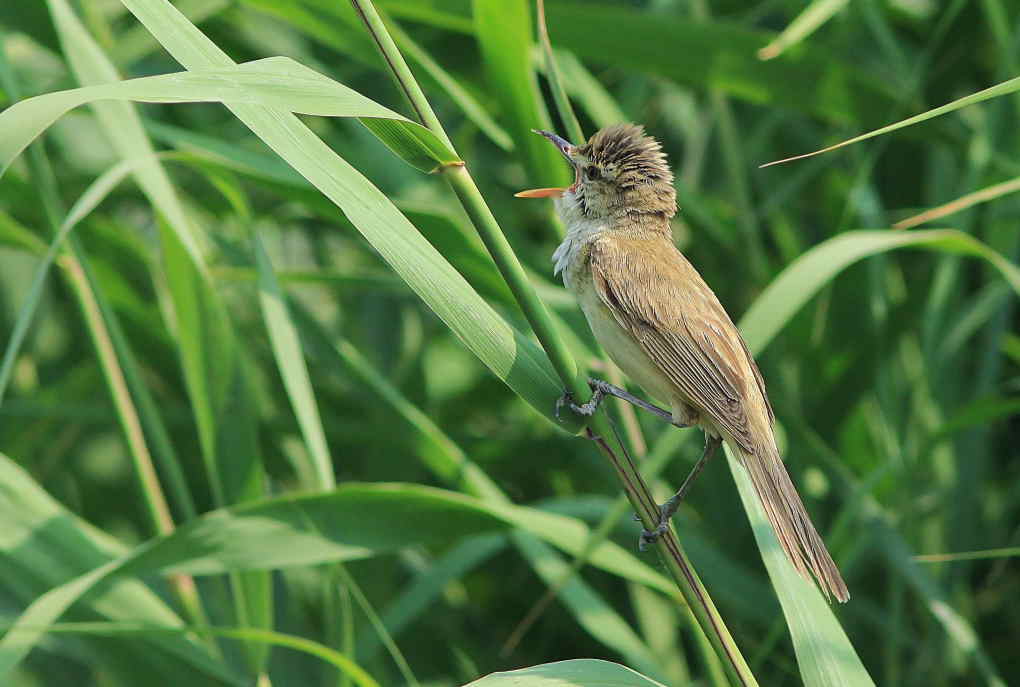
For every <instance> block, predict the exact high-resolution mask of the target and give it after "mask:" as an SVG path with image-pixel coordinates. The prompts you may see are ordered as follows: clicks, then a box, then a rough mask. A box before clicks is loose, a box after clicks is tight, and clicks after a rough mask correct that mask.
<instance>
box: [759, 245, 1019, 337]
mask: <svg viewBox="0 0 1020 687" xmlns="http://www.w3.org/2000/svg"><path fill="white" fill-rule="evenodd" d="M896 248H924V249H927V250H934V251H939V252H943V253H952V254H956V255H971V256H974V257H980V258H983V259H985V260H987V261H988V262H989V264H991V265H992V266H993V267H994V268H995V269H997V270H998V271H999V272H1000V273H1001V274H1002V276H1003V277H1004V278H1005V279H1006V281H1007V282H1008V283H1009V285H1010V286H1011V287H1012V288H1013V290H1014V291H1015V292H1016V293H1017V294H1020V268H1018V267H1017V266H1016V265H1014V264H1013V263H1011V262H1009V261H1008V260H1006V259H1005V258H1004V257H1002V256H1001V255H1000V254H999V253H996V252H995V251H994V250H992V249H991V248H989V247H988V246H986V245H985V244H983V243H981V242H980V241H978V240H977V239H975V238H973V237H972V236H969V235H968V234H964V233H963V232H960V231H954V230H951V229H937V230H931V231H917V232H891V231H866V230H861V231H848V232H846V233H844V234H840V235H839V236H836V237H834V238H831V239H829V240H828V241H825V242H824V243H821V244H819V245H817V246H815V247H814V248H812V249H811V250H809V251H807V252H806V253H804V254H803V255H802V256H800V257H799V258H798V259H797V260H795V261H794V262H793V264H791V265H790V266H789V267H787V268H786V269H785V270H783V271H782V272H781V273H780V274H779V276H778V277H776V278H775V279H774V280H773V281H772V283H771V284H769V286H768V288H766V289H765V290H764V291H763V292H762V294H761V295H760V296H759V297H758V299H757V300H756V301H755V302H754V304H753V305H752V306H751V307H750V308H749V309H748V311H747V312H746V313H745V314H744V317H743V318H742V319H741V320H740V330H741V332H743V334H744V338H745V339H747V345H748V347H749V348H750V349H751V351H752V352H755V353H757V352H759V351H761V350H763V349H764V348H765V347H766V346H767V345H768V343H769V342H770V341H771V340H772V338H773V337H774V336H775V335H776V333H777V332H778V331H779V330H780V329H782V328H783V327H784V326H785V325H786V323H787V322H788V321H789V320H790V318H791V317H792V316H793V315H794V313H796V312H797V311H798V310H800V308H801V307H802V306H803V305H804V304H805V303H807V302H808V301H809V300H810V299H811V298H812V297H813V296H814V295H815V294H816V293H818V290H819V289H821V288H822V287H823V286H824V285H826V284H827V283H829V282H830V281H832V279H833V278H835V276H836V275H837V274H839V273H840V272H842V271H843V270H844V269H845V268H847V267H848V266H850V265H852V264H853V263H855V262H857V261H858V260H861V259H862V258H866V257H868V256H871V255H876V254H879V253H884V252H886V251H889V250H893V249H896Z"/></svg>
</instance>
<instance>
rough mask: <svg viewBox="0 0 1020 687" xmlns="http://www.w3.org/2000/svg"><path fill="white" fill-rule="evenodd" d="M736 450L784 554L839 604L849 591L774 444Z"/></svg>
mask: <svg viewBox="0 0 1020 687" xmlns="http://www.w3.org/2000/svg"><path fill="white" fill-rule="evenodd" d="M738 452H739V454H740V457H741V462H742V463H743V465H744V467H745V468H746V469H747V473H748V475H750V477H751V483H752V484H753V485H754V490H755V492H757V494H758V500H759V501H760V502H761V504H762V506H763V507H764V509H765V515H766V516H767V517H768V520H769V523H771V524H772V529H773V530H774V531H775V533H776V538H778V539H779V544H780V545H781V546H782V547H783V551H785V552H786V557H787V558H789V559H790V562H791V563H793V566H794V567H795V568H796V569H797V571H798V572H800V574H801V575H803V576H804V577H806V578H807V579H811V577H812V576H814V578H815V580H816V581H817V582H818V586H819V587H820V588H821V589H822V592H823V593H824V594H825V596H826V598H829V595H830V594H831V595H832V596H834V597H836V600H837V601H839V602H841V603H842V602H845V601H847V600H848V599H849V598H850V592H849V591H848V590H847V588H846V583H845V582H844V581H843V577H842V575H840V574H839V569H838V568H837V567H836V564H835V563H834V562H833V560H832V557H831V556H830V555H829V551H828V550H827V549H826V548H825V542H823V541H822V538H821V536H820V535H819V534H818V531H817V530H816V529H815V526H814V524H812V522H811V517H810V516H809V515H808V513H807V510H805V508H804V503H803V502H802V501H801V500H800V496H799V495H798V494H797V489H796V487H794V486H793V482H791V481H790V476H789V475H788V474H787V472H786V468H785V467H784V466H783V461H782V459H781V458H780V457H779V452H778V451H777V450H776V448H775V446H774V445H773V446H762V447H760V448H757V450H756V451H754V452H753V453H752V452H749V451H746V450H739V451H738Z"/></svg>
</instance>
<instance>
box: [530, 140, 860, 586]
mask: <svg viewBox="0 0 1020 687" xmlns="http://www.w3.org/2000/svg"><path fill="white" fill-rule="evenodd" d="M535 133H537V134H540V135H541V136H544V137H545V138H546V139H548V140H549V142H551V143H552V144H553V145H554V146H556V148H557V149H558V150H559V152H560V153H561V155H562V156H563V158H564V159H565V160H566V161H567V162H568V163H569V164H570V166H571V167H572V169H573V171H574V182H573V183H572V184H571V185H570V186H569V187H567V188H543V189H533V190H529V191H521V192H520V193H517V194H516V195H517V196H518V197H521V198H552V199H553V200H554V203H555V207H556V211H557V213H558V215H559V216H560V218H561V219H562V221H563V223H564V225H565V227H566V234H565V236H564V238H563V241H562V243H560V245H559V247H558V248H556V250H555V252H554V253H553V256H552V261H553V265H554V274H555V275H560V276H561V277H562V280H563V284H564V286H566V287H567V289H568V290H569V291H571V292H572V293H573V294H574V296H575V297H576V299H577V302H578V304H579V305H580V308H581V310H582V311H583V313H584V315H585V318H586V319H587V321H588V324H589V326H590V327H591V330H592V333H593V335H594V336H595V339H596V340H597V341H598V343H599V345H600V346H601V347H602V348H603V349H604V350H605V351H606V353H607V354H608V355H609V357H610V358H611V359H612V360H613V362H614V363H616V365H617V366H618V367H619V368H620V369H621V370H622V371H623V372H624V374H626V375H627V377H628V378H629V379H630V380H631V381H633V382H635V383H636V384H637V385H638V386H640V387H641V388H642V389H643V390H644V391H645V392H646V393H647V394H648V395H650V396H652V397H653V398H654V399H656V400H658V401H660V402H663V403H664V404H668V406H669V408H668V409H664V408H661V407H659V406H657V405H655V404H653V403H650V402H648V401H645V400H643V399H641V398H639V397H637V396H635V395H633V394H631V393H630V392H628V391H626V390H625V389H622V388H619V387H617V386H614V385H612V384H609V383H608V382H606V381H604V380H601V379H594V378H592V379H590V380H589V386H590V388H591V389H592V396H591V398H590V400H589V401H588V402H587V403H585V404H578V403H576V402H574V399H573V398H571V397H570V395H569V394H565V395H564V398H563V399H561V403H565V404H567V405H569V406H570V408H571V409H572V410H573V411H574V412H577V413H579V414H581V415H587V416H590V415H591V414H592V413H594V412H595V411H596V409H597V408H598V406H599V403H600V402H601V401H602V399H603V398H604V397H606V396H616V397H618V398H621V399H623V400H625V401H628V402H630V403H633V404H635V405H637V406H639V407H641V408H643V409H644V410H647V411H649V412H652V413H654V414H655V415H658V416H659V417H661V418H663V419H664V420H666V421H668V422H670V423H671V424H673V425H676V426H677V427H693V426H698V427H700V428H701V429H702V430H703V431H704V433H705V449H704V451H703V453H702V456H701V458H700V459H699V460H698V462H697V463H696V464H695V466H694V468H693V469H692V470H691V473H690V475H689V476H688V477H687V479H685V480H684V482H683V483H682V485H681V487H680V489H679V490H678V491H677V492H676V493H675V494H674V495H673V496H672V497H671V498H670V499H669V500H667V501H666V502H665V503H663V504H662V505H661V506H660V521H659V523H658V526H657V527H656V528H655V529H654V530H651V531H648V530H646V531H644V532H643V533H642V539H641V542H642V544H644V543H646V542H650V541H654V539H656V538H657V537H659V536H661V535H662V534H663V533H665V532H666V530H667V529H668V528H669V522H670V519H671V517H672V516H673V514H674V513H675V512H676V510H677V508H678V506H679V504H680V503H681V502H682V500H683V499H684V498H685V496H686V494H687V492H688V490H689V488H690V486H691V484H692V483H693V481H694V478H695V477H696V476H697V475H698V473H699V472H700V471H701V469H702V468H703V467H704V466H705V464H706V463H707V462H708V461H709V460H710V459H711V457H712V456H713V455H714V454H715V452H716V450H717V449H718V447H719V446H720V444H721V443H722V442H725V443H726V444H727V445H728V446H729V447H730V449H731V450H732V451H733V452H735V453H736V454H737V455H738V456H739V462H740V463H741V465H743V467H744V468H745V469H746V471H747V474H748V476H749V477H750V479H751V483H752V484H753V486H754V491H755V493H756V494H757V497H758V499H759V501H760V502H761V505H762V506H763V508H764V511H765V514H766V516H767V518H768V520H769V523H770V524H771V525H772V528H773V530H774V531H775V534H776V537H777V539H778V540H779V543H780V545H781V546H782V548H783V551H784V552H785V553H786V556H787V558H788V559H789V560H790V562H791V563H792V564H793V566H794V567H795V568H796V569H797V570H798V571H799V572H800V573H801V575H803V576H804V577H805V578H807V579H808V580H811V579H812V577H813V578H814V580H815V581H816V582H817V584H818V586H819V588H820V589H821V590H822V592H823V593H824V594H825V596H826V598H829V597H830V595H831V596H832V597H835V598H836V599H837V600H838V601H840V602H845V601H847V600H848V599H849V598H850V594H849V591H848V590H847V586H846V583H845V582H844V581H843V577H842V576H841V575H840V572H839V569H838V567H837V566H836V564H835V563H834V562H833V560H832V557H831V556H830V555H829V552H828V550H827V549H826V547H825V543H824V541H823V540H822V538H821V536H820V535H819V534H818V531H817V530H816V529H815V527H814V525H813V524H812V522H811V518H810V516H809V515H808V512H807V510H806V509H805V507H804V504H803V502H802V501H801V499H800V496H799V495H798V494H797V490H796V487H795V486H794V484H793V482H792V481H791V480H790V476H789V474H788V473H787V471H786V468H785V466H784V465H783V460H782V457H781V456H780V452H779V448H778V447H777V445H776V439H775V432H774V424H775V415H774V413H773V409H772V405H771V403H770V402H769V399H768V395H767V393H766V390H765V381H764V379H763V378H762V375H761V372H760V371H759V369H758V365H757V364H756V363H755V360H754V357H753V356H752V355H751V352H750V351H749V350H748V348H747V344H746V343H745V342H744V339H743V337H742V336H741V334H740V331H739V330H738V329H737V327H736V326H735V325H734V324H733V321H732V320H731V319H730V317H729V315H727V313H726V310H725V309H724V308H723V306H722V304H721V303H720V302H719V299H718V298H717V297H716V295H715V293H714V292H713V291H712V289H711V288H710V287H709V286H708V284H707V283H706V282H705V280H704V279H703V278H702V277H701V275H700V274H699V273H698V271H697V270H696V269H695V268H694V266H693V265H691V263H690V262H689V261H688V260H687V258H686V257H685V256H684V255H683V253H681V252H680V250H678V249H677V248H676V246H675V245H674V243H673V236H672V231H671V228H670V220H671V219H672V217H673V216H674V215H675V214H676V212H677V205H676V191H675V189H674V187H673V173H672V172H671V170H670V168H669V165H668V162H667V159H666V155H665V153H664V152H663V150H662V146H661V145H660V144H659V142H658V141H657V140H656V139H654V138H653V137H651V136H649V135H647V134H646V133H645V130H644V128H643V127H642V126H639V125H635V124H629V123H625V124H617V125H612V126H609V127H606V128H603V129H601V130H599V131H598V132H596V133H595V134H593V135H592V136H591V137H590V138H589V139H588V140H587V141H586V142H583V143H580V144H576V145H575V144H573V143H570V142H569V141H567V140H565V139H563V138H561V137H560V136H558V135H556V134H554V133H551V132H548V131H540V130H535ZM557 410H559V404H558V406H557Z"/></svg>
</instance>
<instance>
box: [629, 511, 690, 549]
mask: <svg viewBox="0 0 1020 687" xmlns="http://www.w3.org/2000/svg"><path fill="white" fill-rule="evenodd" d="M678 505H679V504H678V500H677V499H669V500H668V501H666V502H665V503H663V504H662V505H661V506H659V524H658V525H656V526H655V529H652V530H645V529H642V530H641V537H640V538H639V539H638V551H644V550H645V549H647V548H648V545H649V544H652V543H654V542H655V540H656V539H658V538H659V537H661V536H662V535H664V534H666V532H667V531H668V530H669V521H670V519H671V518H672V517H673V514H674V513H676V510H677V506H678ZM634 519H635V520H640V519H641V518H639V517H638V516H637V514H636V513H635V514H634Z"/></svg>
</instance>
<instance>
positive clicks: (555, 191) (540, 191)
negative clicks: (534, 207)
mask: <svg viewBox="0 0 1020 687" xmlns="http://www.w3.org/2000/svg"><path fill="white" fill-rule="evenodd" d="M580 183H581V170H579V169H575V170H574V183H572V184H571V185H570V186H569V187H567V188H532V189H528V190H527V191H518V192H517V193H515V194H514V198H559V197H560V196H562V195H563V194H564V193H566V192H567V191H576V190H577V185H578V184H580Z"/></svg>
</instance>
